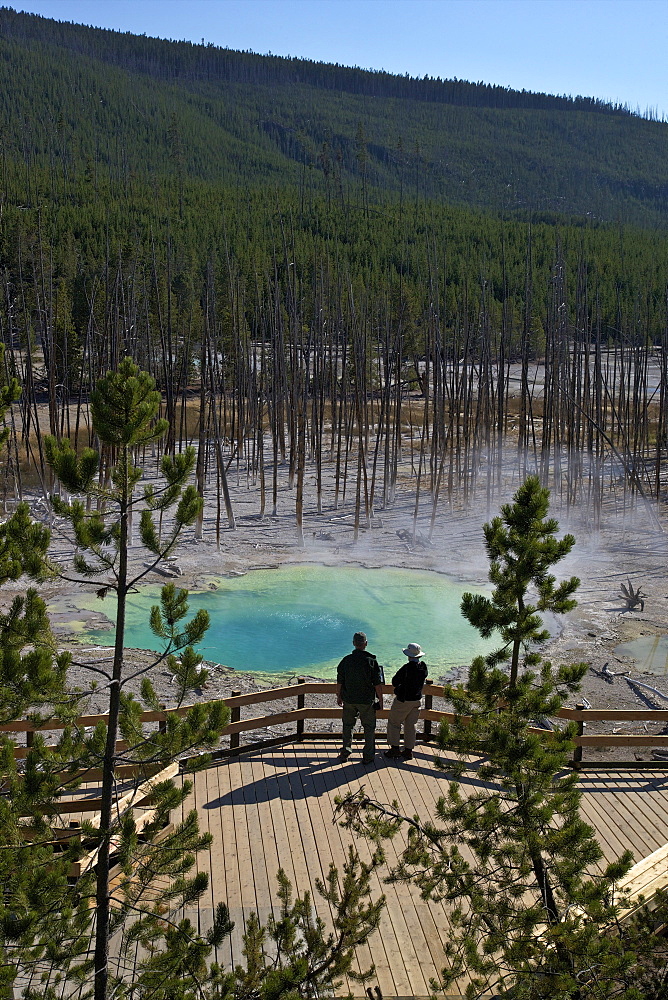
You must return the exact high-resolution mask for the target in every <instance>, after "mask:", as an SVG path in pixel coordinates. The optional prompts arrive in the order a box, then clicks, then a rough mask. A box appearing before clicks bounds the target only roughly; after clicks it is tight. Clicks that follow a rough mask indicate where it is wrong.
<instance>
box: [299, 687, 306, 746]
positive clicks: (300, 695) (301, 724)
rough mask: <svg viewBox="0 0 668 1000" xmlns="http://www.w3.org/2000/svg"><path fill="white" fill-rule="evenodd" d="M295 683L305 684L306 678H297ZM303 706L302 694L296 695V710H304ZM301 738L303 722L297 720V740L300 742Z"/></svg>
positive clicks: (304, 701) (304, 699) (303, 698)
mask: <svg viewBox="0 0 668 1000" xmlns="http://www.w3.org/2000/svg"><path fill="white" fill-rule="evenodd" d="M297 683H298V684H306V678H305V677H298V678H297ZM305 705H306V698H305V697H304V695H303V694H298V695H297V708H298V709H300V708H304V707H305ZM303 738H304V720H303V719H297V739H298V740H302V739H303Z"/></svg>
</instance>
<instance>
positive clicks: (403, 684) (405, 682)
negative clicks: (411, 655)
mask: <svg viewBox="0 0 668 1000" xmlns="http://www.w3.org/2000/svg"><path fill="white" fill-rule="evenodd" d="M426 679H427V664H426V663H424V661H423V660H409V661H408V663H404V665H403V667H400V668H399V669H398V670H397V672H396V674H395V675H394V677H393V678H392V683H393V684H394V693H395V695H396V698H397V700H398V701H419V700H420V698H421V697H422V688H423V687H424V682H425V681H426Z"/></svg>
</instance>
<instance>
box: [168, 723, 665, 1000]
mask: <svg viewBox="0 0 668 1000" xmlns="http://www.w3.org/2000/svg"><path fill="white" fill-rule="evenodd" d="M336 755H337V748H336V746H335V744H333V743H332V742H327V741H324V740H323V741H321V742H309V741H306V742H303V743H294V744H289V745H283V746H279V747H272V748H270V749H262V750H255V751H250V752H247V753H243V754H242V755H240V756H238V757H231V758H229V759H227V760H224V761H222V762H220V763H219V764H218V765H217V766H215V767H211V768H209V769H207V770H205V771H202V772H200V773H198V774H197V775H195V777H194V788H193V792H192V795H191V797H190V799H189V800H188V801H187V802H186V803H185V805H184V809H186V810H187V809H191V808H193V806H194V807H196V808H197V811H198V814H199V819H200V824H201V827H202V829H203V830H208V831H210V833H211V834H212V836H213V843H212V846H211V850H210V852H209V853H208V854H204V853H203V854H202V855H201V856H200V861H199V863H200V866H201V867H202V868H204V869H205V870H207V871H208V872H209V874H210V888H209V892H208V895H207V896H206V897H205V898H204V899H202V900H201V903H200V907H199V910H198V911H197V912H196V913H190V914H189V916H191V918H192V919H193V920H194V921H198V922H199V927H200V929H201V930H206V929H208V927H209V926H210V925H211V921H212V913H213V907H214V904H215V903H217V902H219V901H226V902H227V903H228V906H229V908H230V914H231V917H232V919H233V920H235V921H236V928H235V931H234V932H233V934H232V937H231V939H230V940H229V941H227V942H226V943H225V945H224V946H223V948H222V949H221V954H220V955H219V956H218V957H219V959H220V960H222V961H223V962H225V963H229V962H230V961H232V962H236V961H241V959H242V956H241V931H242V929H243V926H244V920H245V919H247V917H248V914H249V913H251V912H252V911H255V912H257V913H258V914H259V916H260V918H261V919H266V917H267V915H268V914H269V912H270V909H271V907H275V906H276V905H277V896H276V880H275V873H276V871H277V870H278V868H279V867H281V866H282V867H283V868H284V869H285V871H286V873H287V875H288V877H289V878H290V879H291V881H292V882H293V885H294V887H295V889H296V891H297V892H299V893H303V892H304V891H305V890H310V891H311V893H312V895H313V897H314V899H315V901H316V908H318V909H319V912H320V913H321V915H322V916H323V919H325V920H327V918H328V914H329V908H328V905H327V904H324V903H323V901H322V900H320V899H319V897H318V894H317V891H316V888H315V880H316V878H324V877H325V876H326V875H327V870H328V867H329V863H330V861H334V863H335V864H337V865H339V866H340V865H341V864H342V862H343V859H344V856H345V852H346V850H347V845H348V844H349V843H350V835H349V834H348V833H347V832H346V831H345V830H341V829H340V828H339V826H338V825H337V824H336V823H334V822H333V807H334V799H335V797H336V796H337V795H345V794H347V793H348V792H349V791H353V790H356V789H358V788H359V787H360V785H364V786H365V788H366V790H367V791H368V792H369V794H370V795H371V796H373V797H374V798H377V799H379V800H381V801H383V802H391V801H393V800H397V801H398V803H399V806H400V808H401V810H402V811H404V812H405V813H407V814H408V815H413V814H414V813H418V814H419V815H420V816H421V817H427V816H429V815H433V811H434V803H435V800H436V799H437V798H438V797H439V795H441V794H443V793H444V792H445V790H446V787H447V778H446V776H445V775H443V774H442V773H440V772H438V771H436V770H435V768H434V766H433V755H434V750H433V749H432V748H431V747H430V746H428V745H418V747H417V749H416V752H415V756H414V758H413V760H412V761H410V762H406V763H404V762H401V763H395V762H393V761H388V760H386V759H385V758H383V756H382V754H379V756H378V758H377V761H376V763H375V764H374V765H372V766H371V767H364V766H362V764H361V762H360V757H359V756H358V755H357V753H356V754H354V755H353V756H352V757H351V758H350V760H349V761H347V762H346V763H345V764H340V763H338V761H337V759H336ZM581 787H582V791H583V793H584V795H583V815H584V817H585V818H586V819H587V820H588V822H590V823H591V824H592V826H593V827H594V828H595V829H596V831H597V834H598V837H599V840H600V843H601V846H602V849H603V851H604V854H605V857H606V859H607V860H611V859H612V858H614V857H616V856H617V855H618V854H619V853H621V851H623V850H625V849H626V848H629V849H630V850H631V851H633V853H634V855H635V860H636V861H639V860H641V859H642V858H644V857H646V856H647V855H649V854H651V853H652V852H653V851H654V850H656V849H657V848H658V847H660V846H662V845H663V844H665V843H666V842H667V841H668V771H666V770H657V771H656V772H653V771H642V772H640V771H639V772H633V771H619V772H610V771H606V772H590V773H587V774H585V775H583V777H582V782H581ZM175 818H176V817H175ZM399 846H400V845H399V844H397V845H396V847H397V848H398V847H399ZM394 852H395V847H394V846H393V845H389V848H388V855H389V862H390V864H391V863H392V860H393V857H394V856H395V854H394ZM375 892H376V894H380V892H384V893H385V894H386V896H387V901H388V902H387V909H386V912H385V914H384V916H383V920H382V923H381V928H380V931H378V932H376V933H375V934H374V935H373V937H372V938H371V942H370V947H368V948H365V949H363V950H362V954H361V955H360V964H361V965H362V966H364V965H365V964H368V962H369V960H370V958H371V957H373V961H374V962H375V964H376V969H377V983H378V985H379V986H380V989H381V990H382V993H383V996H384V997H385V998H390V997H404V998H405V997H427V996H428V995H429V993H430V989H429V980H430V978H431V977H432V976H435V975H437V973H438V970H439V969H440V967H441V966H442V965H443V944H444V942H445V941H446V940H447V939H448V936H449V923H448V917H447V912H446V910H445V909H444V908H443V907H442V906H441V905H434V904H428V903H426V902H423V901H422V900H420V898H419V896H418V895H417V893H416V892H414V891H412V890H411V889H410V888H408V887H406V886H401V885H400V886H393V885H389V886H388V885H381V883H380V882H379V881H378V880H376V884H375ZM348 990H350V992H352V993H353V995H354V996H364V990H363V988H362V987H361V986H360V985H359V984H357V983H354V982H352V981H351V982H349V983H346V984H345V985H344V988H343V989H342V992H343V993H347V992H348Z"/></svg>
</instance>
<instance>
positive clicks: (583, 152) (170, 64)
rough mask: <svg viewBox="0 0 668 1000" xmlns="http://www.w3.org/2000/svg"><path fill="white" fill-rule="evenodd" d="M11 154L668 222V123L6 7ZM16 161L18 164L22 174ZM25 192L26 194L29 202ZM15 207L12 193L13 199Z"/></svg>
mask: <svg viewBox="0 0 668 1000" xmlns="http://www.w3.org/2000/svg"><path fill="white" fill-rule="evenodd" d="M0 129H1V132H2V137H3V156H4V162H5V164H9V165H10V167H9V168H7V169H8V170H9V173H8V175H7V176H11V169H10V168H11V166H12V165H14V166H15V167H17V169H18V170H19V172H20V171H21V170H23V169H24V167H25V166H26V164H27V165H28V166H29V167H30V168H31V169H34V170H35V171H37V172H40V173H41V172H43V173H44V176H46V175H49V177H50V178H51V180H50V189H51V190H52V191H55V187H56V185H55V182H54V181H53V177H54V175H58V176H60V175H61V174H62V173H63V171H65V172H67V171H68V170H69V171H70V172H71V171H76V170H77V169H79V168H80V167H81V165H82V164H84V165H86V167H87V169H88V170H89V172H90V173H91V174H94V175H95V176H96V177H97V178H98V180H100V179H102V178H104V177H108V178H109V180H110V182H113V181H114V180H124V181H125V182H127V179H128V178H129V177H131V176H132V175H138V174H141V175H152V176H154V177H165V176H171V177H178V178H181V179H183V178H186V177H188V178H191V179H193V180H201V181H205V182H208V183H217V182H220V181H224V182H225V183H226V184H229V183H242V184H244V185H249V184H262V185H266V184H272V185H278V186H282V185H285V184H290V185H291V184H295V183H299V184H301V185H307V186H308V187H309V188H310V189H312V190H313V191H315V192H317V193H319V194H321V195H322V196H323V197H325V198H329V199H336V200H338V201H339V202H340V203H341V204H342V205H345V204H346V202H348V201H350V200H351V199H354V200H355V201H357V200H359V199H361V200H362V202H363V203H364V204H370V203H372V202H374V201H377V200H379V199H381V200H382V199H384V198H385V197H386V196H387V195H391V196H392V197H396V198H398V199H402V200H404V199H406V200H409V199H413V200H415V199H416V198H417V199H419V198H427V199H437V200H443V201H447V202H449V203H453V204H462V205H471V206H476V207H482V208H485V209H492V210H496V211H502V212H504V213H506V214H514V213H521V214H522V215H525V214H526V212H527V210H530V211H532V212H534V213H543V214H545V213H560V214H566V215H582V216H587V217H589V218H594V219H598V220H606V221H622V222H631V223H634V224H639V225H643V226H650V227H654V226H662V227H663V226H664V225H665V224H666V222H667V221H668V156H667V155H666V153H667V152H668V124H665V123H661V122H654V121H648V120H645V119H642V118H639V117H637V116H634V115H631V114H629V113H628V111H626V110H625V109H623V108H620V107H613V106H610V105H605V104H602V103H601V102H597V101H593V100H589V99H584V98H577V99H575V100H569V99H566V98H557V97H550V96H549V95H541V94H528V93H523V92H516V91H510V90H506V89H504V88H499V87H487V86H483V85H473V84H467V83H463V82H457V81H439V80H411V79H409V78H405V77H395V76H390V75H389V74H384V73H372V72H365V71H362V70H357V69H346V68H344V67H339V66H327V65H323V64H318V63H312V62H308V61H306V60H291V59H279V58H277V57H264V56H255V55H252V54H249V53H238V52H232V51H229V50H226V49H219V48H215V47H213V46H197V45H192V44H190V43H185V42H165V41H159V40H156V39H150V38H144V37H137V36H133V35H129V34H121V33H118V32H110V31H103V30H100V29H94V28H86V27H82V26H78V25H71V24H61V23H59V22H54V21H50V20H47V19H45V18H41V17H37V16H34V15H27V14H17V13H16V12H14V11H12V10H11V9H9V8H2V9H0ZM17 165H18V166H17ZM16 194H17V197H18V192H16ZM10 197H11V196H10Z"/></svg>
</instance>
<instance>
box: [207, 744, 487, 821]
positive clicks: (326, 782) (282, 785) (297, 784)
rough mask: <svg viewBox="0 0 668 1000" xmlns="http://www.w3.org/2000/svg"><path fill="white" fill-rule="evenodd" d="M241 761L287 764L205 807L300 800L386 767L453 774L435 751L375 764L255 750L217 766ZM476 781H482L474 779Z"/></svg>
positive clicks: (446, 776)
mask: <svg viewBox="0 0 668 1000" xmlns="http://www.w3.org/2000/svg"><path fill="white" fill-rule="evenodd" d="M239 761H241V762H242V763H243V764H250V763H251V762H262V763H263V764H266V765H268V766H271V767H279V768H283V769H284V770H281V771H280V772H279V773H275V774H268V775H265V776H264V777H262V778H258V779H257V780H255V781H249V782H246V783H244V784H242V785H240V786H239V787H238V788H234V789H233V790H232V791H230V792H227V793H226V794H225V795H220V796H219V797H218V798H216V799H212V800H211V801H210V802H206V803H205V804H204V806H203V808H204V809H221V808H222V807H223V806H241V805H251V804H252V803H254V802H271V801H272V800H274V799H285V800H288V801H289V800H291V799H292V800H297V799H308V798H319V797H320V796H322V795H326V794H328V793H329V792H336V791H338V789H340V788H341V787H342V786H345V785H350V784H352V783H353V782H360V783H362V784H363V783H364V782H365V781H366V782H368V781H369V779H370V777H371V775H373V774H376V773H377V772H378V771H382V770H384V769H385V768H397V767H400V768H401V771H402V773H403V774H405V775H407V776H408V775H409V774H414V775H418V774H424V775H427V776H428V777H430V778H433V779H434V780H436V781H438V782H441V781H446V782H448V781H450V780H452V776H451V775H449V774H448V772H447V771H440V770H438V769H437V768H436V767H435V766H434V763H433V761H434V758H433V756H432V754H431V753H424V754H421V753H420V751H419V750H418V751H417V752H415V751H414V755H413V759H412V760H411V761H410V762H405V763H402V764H400V765H399V764H395V763H390V762H389V761H386V760H385V759H384V758H383V757H382V755H380V756H378V757H377V758H376V760H375V762H374V764H373V765H371V766H365V765H363V764H362V763H361V762H360V761H356V760H354V759H353V760H349V761H346V763H345V764H340V763H338V762H337V760H336V757H335V756H334V754H333V753H326V754H323V753H322V752H318V751H315V752H314V753H312V754H309V753H308V751H304V750H299V751H297V752H295V753H294V754H291V753H288V754H286V755H285V756H283V755H281V756H275V755H274V754H273V752H271V756H266V755H265V754H263V753H255V754H252V755H251V756H249V757H242V758H239V757H236V758H228V759H227V760H226V761H224V762H221V763H220V764H218V765H217V766H219V767H226V766H230V765H231V764H233V763H237V762H239ZM472 783H474V784H482V783H481V782H476V781H475V779H474V780H473V782H472Z"/></svg>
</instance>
